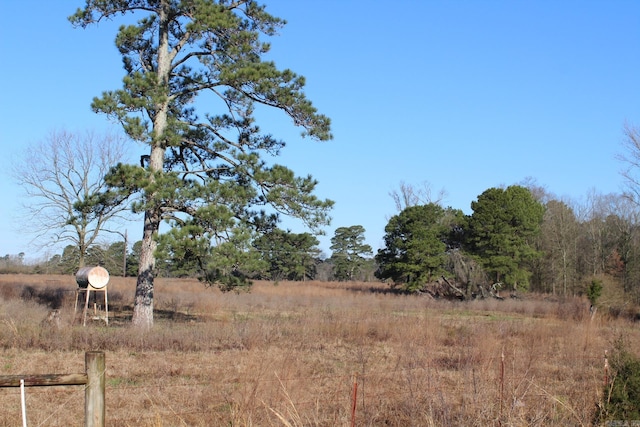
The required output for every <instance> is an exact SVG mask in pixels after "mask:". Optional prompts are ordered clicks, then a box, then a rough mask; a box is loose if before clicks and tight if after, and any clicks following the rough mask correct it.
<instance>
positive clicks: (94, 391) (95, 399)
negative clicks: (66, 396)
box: [0, 351, 105, 427]
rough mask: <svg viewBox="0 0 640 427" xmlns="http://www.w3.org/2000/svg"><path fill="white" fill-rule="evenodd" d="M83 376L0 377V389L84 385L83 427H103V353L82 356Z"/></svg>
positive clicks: (97, 352)
mask: <svg viewBox="0 0 640 427" xmlns="http://www.w3.org/2000/svg"><path fill="white" fill-rule="evenodd" d="M84 362H85V373H83V374H44V375H0V387H20V381H21V380H23V381H24V386H25V387H41V386H47V387H48V386H62V385H84V386H85V391H84V425H85V426H86V427H104V419H105V406H104V390H105V374H104V372H105V360H104V352H102V351H88V352H86V353H85V355H84Z"/></svg>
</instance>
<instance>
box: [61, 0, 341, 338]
mask: <svg viewBox="0 0 640 427" xmlns="http://www.w3.org/2000/svg"><path fill="white" fill-rule="evenodd" d="M126 14H130V15H135V17H136V18H139V20H138V21H137V23H136V24H127V25H123V26H121V27H120V30H119V32H118V35H117V37H116V46H117V48H118V50H119V51H120V53H121V54H122V57H123V63H124V68H125V71H126V76H125V77H124V80H123V84H124V85H123V87H122V88H121V89H118V90H115V91H109V92H105V93H103V95H102V97H100V98H97V99H94V101H93V104H92V108H93V109H94V111H96V112H101V113H104V114H107V115H108V116H110V117H112V118H114V119H116V120H118V121H119V122H120V123H121V124H122V126H123V128H124V130H125V132H126V133H127V134H128V135H129V136H130V137H131V138H132V139H134V140H136V141H139V142H142V143H144V144H146V145H147V146H148V148H149V155H148V156H145V157H143V158H142V159H141V160H142V166H143V167H140V165H135V166H134V165H120V166H119V167H117V168H115V169H114V170H113V171H112V172H111V174H110V175H109V177H108V181H109V183H110V184H111V185H112V191H113V192H114V193H116V194H117V193H118V192H122V193H123V194H125V195H128V194H136V195H137V196H139V198H138V200H137V203H136V204H135V209H136V211H138V212H144V215H145V219H144V228H143V238H142V242H143V243H142V247H141V252H140V264H139V271H138V281H137V285H136V294H135V300H134V310H133V317H132V322H133V323H134V325H136V326H143V327H148V326H151V325H152V324H153V297H154V277H155V272H156V258H155V257H156V246H157V243H158V241H159V229H160V224H161V223H162V222H163V221H165V220H166V221H168V222H169V224H170V226H171V227H172V228H171V230H169V231H168V232H167V233H163V234H162V236H163V239H164V241H163V244H164V245H166V248H167V250H168V251H169V252H173V253H176V254H178V253H185V254H193V257H195V258H199V259H200V260H199V261H197V262H198V263H200V264H201V265H203V266H205V268H206V271H205V274H204V275H203V278H205V279H206V280H208V281H213V282H212V284H220V285H221V288H223V289H233V288H234V287H235V286H244V285H246V284H247V281H246V280H243V279H244V278H245V277H246V276H245V274H244V273H243V272H241V271H239V270H238V269H237V267H238V266H239V265H245V266H247V265H249V264H252V263H253V260H252V259H251V257H252V252H250V251H249V252H243V251H244V250H245V249H247V248H249V247H250V244H251V241H252V240H253V239H254V238H255V237H256V236H255V233H258V234H260V233H261V232H263V231H264V228H261V227H262V226H264V225H265V224H264V222H262V221H261V220H260V219H261V218H262V217H263V215H262V214H261V211H262V209H264V208H265V207H266V209H269V210H270V211H271V210H272V211H275V212H276V213H277V214H284V215H289V216H293V217H296V218H298V219H300V220H302V222H304V223H305V224H306V225H308V226H309V227H310V228H311V229H312V230H317V229H318V228H319V227H321V226H324V225H326V224H327V223H328V221H329V217H328V211H329V209H330V208H331V206H332V204H333V203H332V202H331V201H329V200H320V199H318V198H316V197H315V196H314V194H313V192H314V190H315V187H316V184H317V182H316V181H315V180H314V179H313V178H312V177H311V176H306V177H296V176H295V175H294V173H293V172H292V171H291V170H290V169H288V168H287V167H285V166H282V165H278V164H273V163H271V162H267V161H266V160H265V159H264V158H265V157H267V158H268V157H270V156H273V155H277V154H278V153H279V152H280V150H281V149H282V148H283V147H284V145H285V143H284V142H283V141H280V140H278V139H277V138H275V137H274V136H272V135H271V134H269V133H268V132H265V131H263V130H261V129H260V128H259V127H258V125H257V124H256V120H255V113H256V110H257V109H258V108H257V107H260V108H264V107H273V108H274V109H276V110H279V111H281V112H283V113H284V114H286V115H287V116H289V117H290V118H291V119H292V120H293V123H294V124H295V125H296V126H301V127H302V128H303V135H304V136H310V137H312V138H314V139H317V140H328V139H331V137H332V136H331V133H330V121H329V119H328V118H327V117H326V116H324V115H321V114H318V112H317V110H316V108H315V107H314V106H313V105H312V103H311V102H310V101H309V100H308V99H307V98H306V96H305V93H304V90H303V89H304V84H305V80H304V78H303V77H302V76H299V75H296V74H295V73H294V72H292V71H291V70H282V71H281V70H278V69H277V68H276V66H275V64H274V63H273V62H272V61H268V60H265V59H263V56H265V55H266V54H267V53H268V51H269V49H270V45H269V43H267V42H266V39H267V38H268V37H269V36H273V35H275V34H276V33H277V31H278V30H279V29H280V28H281V27H282V26H283V25H284V23H285V22H284V21H283V20H281V19H279V18H277V17H274V16H271V15H270V14H268V13H267V12H266V10H265V7H264V6H262V5H260V4H258V3H257V2H255V1H238V2H229V1H226V0H218V1H213V0H211V1H152V0H139V1H121V0H86V1H85V6H84V8H82V9H78V10H77V12H76V13H75V14H74V15H73V16H71V17H70V18H69V19H70V20H71V22H72V23H73V24H74V25H76V26H79V27H82V28H85V27H87V26H90V25H92V24H96V23H98V22H100V21H102V20H109V19H113V18H117V17H120V16H121V15H126ZM203 98H204V99H205V104H206V105H208V106H209V107H212V108H218V112H217V113H216V112H213V113H202V114H196V111H195V108H194V105H195V102H196V101H197V100H199V99H203ZM201 105H203V104H201ZM268 218H269V219H271V220H272V221H271V222H272V223H271V224H267V225H268V226H269V227H272V226H273V223H274V222H277V219H278V218H277V215H274V216H271V217H268ZM182 228H188V230H187V231H186V232H183V231H181V229H182ZM188 236H189V237H188ZM170 239H173V240H174V241H173V242H169V240H170ZM165 252H166V251H165ZM222 257H227V259H223V258H222ZM194 261H195V259H194Z"/></svg>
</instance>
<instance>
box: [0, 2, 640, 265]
mask: <svg viewBox="0 0 640 427" xmlns="http://www.w3.org/2000/svg"><path fill="white" fill-rule="evenodd" d="M82 3H83V2H82V1H80V0H78V1H64V2H63V1H44V0H40V1H38V0H22V1H20V2H18V1H10V0H9V1H5V2H3V13H2V15H1V16H0V48H1V54H2V58H4V64H5V65H4V67H2V71H1V77H2V78H0V94H2V95H1V96H2V102H1V103H0V117H1V120H2V124H3V125H2V126H0V143H1V144H2V147H3V150H4V152H5V155H4V156H2V157H3V159H2V160H1V161H0V162H1V163H0V167H2V169H3V170H7V169H8V168H9V166H10V162H11V161H12V159H13V158H14V157H15V156H17V155H19V154H20V152H21V151H22V150H24V147H25V146H26V145H28V144H30V143H33V142H36V141H39V140H42V139H43V138H44V137H45V136H46V135H47V133H49V132H50V131H52V130H55V129H68V130H72V131H76V130H77V131H84V130H86V129H92V130H96V131H105V130H107V129H113V128H114V125H113V124H110V123H109V122H108V121H107V119H106V118H105V117H103V116H99V115H96V114H94V113H92V112H91V110H90V108H89V104H90V102H91V99H92V97H94V96H97V95H99V94H100V93H101V92H102V91H104V90H109V89H115V88H118V87H119V86H120V82H121V79H122V76H123V70H122V66H121V61H120V57H119V55H118V53H117V51H116V49H115V46H114V43H113V39H114V37H115V31H116V29H117V27H118V25H119V24H120V21H114V22H104V23H101V24H100V25H98V26H97V27H91V28H89V29H86V30H81V29H74V28H72V27H71V25H70V24H69V23H68V22H67V20H66V17H67V16H68V15H70V14H71V13H73V11H74V10H75V9H76V8H77V7H78V6H81V5H82ZM265 3H266V4H267V10H269V11H270V12H271V13H272V14H274V15H276V16H279V17H282V18H284V19H286V20H287V21H288V24H287V26H286V27H285V28H284V29H283V30H282V31H281V33H280V36H278V37H276V38H274V39H272V40H271V43H272V53H271V55H270V57H271V59H273V60H275V61H276V64H277V65H278V66H279V67H280V68H291V69H293V70H294V71H295V72H297V73H299V74H302V75H304V76H305V77H306V78H307V87H306V93H307V96H308V97H309V98H310V99H311V100H312V101H313V102H314V104H315V105H316V106H317V107H318V109H319V110H320V111H321V112H322V113H324V114H326V115H328V116H329V117H331V119H332V123H333V134H334V136H335V138H334V140H333V141H330V142H324V143H317V142H313V141H310V140H303V139H301V138H300V137H299V133H300V130H299V129H296V128H294V127H293V126H292V125H291V124H290V123H289V121H287V120H286V119H285V118H282V117H277V116H272V115H267V116H265V122H262V123H261V125H262V127H263V128H265V130H269V131H270V132H272V133H274V134H275V135H277V136H279V137H281V138H283V139H285V140H286V141H287V142H288V146H287V147H286V148H285V150H284V151H283V153H282V156H281V158H279V159H278V162H280V163H283V164H285V165H287V166H289V167H291V168H292V169H293V170H294V171H296V173H297V174H299V175H306V174H311V175H313V176H314V177H315V178H316V179H318V181H319V186H318V191H317V194H318V195H319V196H320V197H323V198H330V199H332V200H334V201H335V202H336V204H335V208H334V210H333V214H332V216H333V222H332V225H331V226H330V227H327V228H326V232H327V236H326V237H324V238H322V239H321V241H322V243H321V247H322V248H323V250H325V252H326V253H327V254H330V253H329V250H328V247H329V238H330V237H331V236H332V235H333V232H334V230H335V228H337V227H341V226H351V225H362V226H364V227H365V229H366V237H367V241H368V243H369V244H370V245H371V246H372V247H373V248H374V250H376V249H378V248H379V247H380V246H381V245H382V237H383V235H384V226H385V225H386V223H387V221H388V218H389V217H390V216H391V215H393V214H395V213H396V212H395V207H394V204H393V201H392V199H391V198H390V197H389V195H388V193H389V192H390V191H392V190H394V189H397V188H398V186H399V183H400V182H401V181H404V182H406V183H409V184H414V185H420V184H421V183H423V182H428V183H429V184H430V185H431V187H432V188H433V189H434V191H437V190H439V189H444V190H446V192H447V193H448V197H447V198H446V199H445V200H444V204H445V205H447V206H451V207H453V208H459V209H462V210H464V211H465V212H467V213H470V204H471V202H472V201H474V200H475V199H476V198H477V196H478V195H479V194H481V193H482V192H483V191H485V190H486V189H488V188H491V187H496V186H501V185H510V184H516V183H520V182H522V181H523V180H524V179H525V178H527V177H532V178H534V179H535V180H536V182H537V183H538V184H539V185H542V186H545V187H546V188H547V189H548V190H549V191H550V192H552V193H555V194H556V195H557V196H558V197H570V198H572V199H580V198H582V197H584V196H585V195H586V194H587V193H588V192H589V191H591V190H596V191H597V192H600V193H610V192H619V191H621V188H622V179H621V177H620V175H619V170H620V169H621V164H620V163H619V162H618V161H617V160H616V158H615V157H616V154H619V153H620V152H621V151H622V146H621V142H622V139H623V133H622V128H623V125H624V123H625V121H627V122H630V123H634V124H637V125H640V2H639V1H636V0H627V1H624V0H610V1H604V0H602V1H589V0H581V1H570V0H569V1H555V0H554V1H551V0H548V1H546V0H541V1H529V2H524V1H500V0H486V1H479V0H478V1H462V0H457V1H455V0H454V1H444V0H443V1H418V0H398V1H395V2H387V1H384V2H383V1H364V0H340V1H338V0H326V1H322V2H319V1H317V2H316V1H291V0H288V1H286V0H267V1H265ZM199 108H200V110H201V111H206V108H207V106H206V105H202V106H199ZM137 149H138V148H137V147H134V151H135V150H137ZM0 194H1V195H2V200H3V203H2V206H1V207H0V215H1V217H2V221H0V255H4V254H17V253H19V252H25V253H26V254H27V257H35V256H36V255H37V252H36V251H35V249H34V248H33V247H32V246H30V245H29V239H28V238H27V237H25V234H24V233H23V232H22V231H21V227H23V226H24V224H28V221H29V219H28V218H24V217H20V216H19V215H18V213H19V206H20V204H21V203H22V202H23V201H24V200H22V199H20V192H19V189H18V187H17V185H16V183H15V182H12V181H11V179H10V178H9V177H8V176H3V179H2V180H0ZM283 227H290V228H292V229H293V231H296V232H301V231H303V229H301V228H298V226H297V225H296V224H294V223H289V222H286V223H285V224H284V225H283ZM129 230H130V232H129V236H130V239H132V240H138V239H139V238H140V237H141V235H142V234H141V232H142V230H141V225H139V223H136V224H132V225H131V226H130V227H129Z"/></svg>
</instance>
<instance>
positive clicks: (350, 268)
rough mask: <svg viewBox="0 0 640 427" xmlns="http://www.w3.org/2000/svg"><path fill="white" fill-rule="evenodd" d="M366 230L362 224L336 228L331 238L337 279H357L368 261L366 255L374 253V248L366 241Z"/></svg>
mask: <svg viewBox="0 0 640 427" xmlns="http://www.w3.org/2000/svg"><path fill="white" fill-rule="evenodd" d="M364 232H365V229H364V227H363V226H361V225H352V226H351V227H339V228H337V229H336V231H335V235H334V236H333V237H332V238H331V250H332V251H333V253H332V254H331V260H332V261H333V275H334V277H335V278H336V279H338V280H355V278H356V276H357V275H358V274H359V273H360V271H361V270H362V269H363V268H364V267H365V265H366V263H367V259H366V257H370V256H371V255H373V249H371V246H369V245H367V244H366V243H365V240H364V239H365V238H364Z"/></svg>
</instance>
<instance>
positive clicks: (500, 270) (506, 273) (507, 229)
mask: <svg viewBox="0 0 640 427" xmlns="http://www.w3.org/2000/svg"><path fill="white" fill-rule="evenodd" d="M471 208H472V209H473V213H472V215H471V217H470V218H469V233H468V245H469V249H470V250H471V252H472V253H473V254H474V255H476V256H477V257H478V260H479V262H480V263H481V264H482V266H483V267H484V269H485V270H486V271H487V273H488V274H490V275H491V277H492V278H493V280H495V282H496V283H499V282H504V283H505V284H508V285H510V286H513V288H514V289H516V288H524V289H526V288H527V286H528V279H529V275H530V272H529V271H528V270H527V268H526V267H527V265H528V263H530V262H531V261H533V260H534V259H536V258H537V257H539V256H540V253H539V252H537V251H536V250H535V247H534V245H533V238H534V237H535V236H537V234H538V233H539V231H540V225H541V224H542V219H543V216H544V206H543V205H542V204H541V203H540V202H538V201H536V200H535V199H534V198H533V196H532V195H531V192H530V191H529V190H528V189H526V188H524V187H521V186H518V185H514V186H510V187H507V188H506V189H500V188H490V189H488V190H486V191H485V192H483V193H482V194H481V195H480V196H478V200H477V201H475V202H473V203H471Z"/></svg>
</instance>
